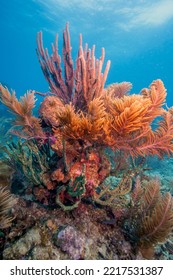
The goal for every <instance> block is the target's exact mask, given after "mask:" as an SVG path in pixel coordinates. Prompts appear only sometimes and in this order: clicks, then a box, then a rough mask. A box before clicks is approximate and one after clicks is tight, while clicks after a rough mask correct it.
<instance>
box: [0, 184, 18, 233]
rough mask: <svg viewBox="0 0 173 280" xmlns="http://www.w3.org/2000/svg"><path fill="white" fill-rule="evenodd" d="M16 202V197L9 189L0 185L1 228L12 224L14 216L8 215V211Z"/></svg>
mask: <svg viewBox="0 0 173 280" xmlns="http://www.w3.org/2000/svg"><path fill="white" fill-rule="evenodd" d="M14 204H15V199H14V198H13V197H12V196H11V194H10V192H9V190H7V189H6V188H2V187H0V229H3V228H7V227H9V226H10V225H11V222H12V220H13V218H12V217H10V216H9V215H8V212H9V210H10V209H11V208H12V207H13V206H14Z"/></svg>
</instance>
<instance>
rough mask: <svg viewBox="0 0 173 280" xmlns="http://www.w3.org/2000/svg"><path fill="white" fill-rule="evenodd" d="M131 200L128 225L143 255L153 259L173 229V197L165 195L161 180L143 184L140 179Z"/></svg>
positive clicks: (130, 236)
mask: <svg viewBox="0 0 173 280" xmlns="http://www.w3.org/2000/svg"><path fill="white" fill-rule="evenodd" d="M131 199H132V203H131V208H130V211H129V213H128V215H127V220H126V221H125V222H124V226H125V227H126V231H127V234H129V238H130V239H131V240H132V242H134V243H136V245H137V246H138V248H139V249H140V251H141V252H142V254H143V255H144V256H146V257H151V256H150V254H151V253H152V251H153V250H154V246H155V245H156V244H157V243H163V242H165V241H166V240H167V239H168V237H169V235H170V234H171V231H172V229H173V198H172V196H171V194H170V193H165V194H164V195H162V194H161V192H160V182H159V180H158V179H152V180H149V181H148V182H145V184H142V183H141V181H140V179H139V177H138V178H137V180H136V185H135V188H134V190H133V193H132V195H131Z"/></svg>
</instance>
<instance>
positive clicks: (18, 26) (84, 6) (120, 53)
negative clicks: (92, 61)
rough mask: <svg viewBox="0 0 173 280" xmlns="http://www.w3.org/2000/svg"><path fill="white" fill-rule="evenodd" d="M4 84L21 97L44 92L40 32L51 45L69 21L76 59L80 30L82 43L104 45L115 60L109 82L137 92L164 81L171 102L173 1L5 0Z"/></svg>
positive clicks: (0, 22) (1, 30)
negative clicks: (38, 50)
mask: <svg viewBox="0 0 173 280" xmlns="http://www.w3.org/2000/svg"><path fill="white" fill-rule="evenodd" d="M0 8H1V16H0V34H1V43H0V82H1V83H3V84H6V85H7V86H8V87H9V88H11V89H14V90H15V91H16V93H17V95H18V96H20V95H23V94H24V93H25V92H26V91H27V90H28V89H35V90H37V91H41V92H45V91H47V90H48V84H47V82H46V81H45V79H44V77H43V74H42V71H41V69H40V65H39V62H38V59H37V55H36V51H35V50H36V35H37V32H38V31H40V30H42V31H43V37H44V45H45V46H46V47H48V48H49V50H50V46H51V43H52V42H53V41H54V38H55V34H56V33H58V34H59V51H60V53H61V49H62V31H63V30H64V28H65V24H66V22H69V28H70V34H71V43H72V47H73V50H72V54H73V59H75V57H76V54H77V49H78V44H79V33H82V34H83V42H84V43H86V42H87V43H88V44H89V46H90V47H91V46H92V45H93V44H95V45H96V56H97V57H100V55H101V48H102V47H104V48H105V51H106V58H105V59H106V60H108V59H109V60H111V68H110V71H109V75H108V79H107V84H110V83H113V82H122V81H130V82H131V83H133V89H132V92H134V93H138V92H139V91H140V90H141V89H142V88H144V87H148V86H149V85H150V83H151V82H152V81H153V80H154V79H158V78H160V79H162V80H163V82H164V84H165V87H166V88H167V91H168V96H167V104H168V106H172V105H173V99H172V95H173V74H172V73H173V32H172V30H173V1H172V0H153V1H150V0H143V1H142V0H141V1H139V0H132V1H123V0H121V1H120V0H116V1H115V0H87V1H86V0H63V1H62V0H27V1H23V0H13V1H11V0H1V6H0Z"/></svg>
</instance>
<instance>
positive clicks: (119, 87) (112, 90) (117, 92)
mask: <svg viewBox="0 0 173 280" xmlns="http://www.w3.org/2000/svg"><path fill="white" fill-rule="evenodd" d="M131 88H132V84H131V83H129V82H122V83H115V84H111V85H110V86H108V87H107V88H106V89H105V93H106V94H107V95H110V96H111V97H112V98H116V97H117V98H121V97H123V96H124V95H127V94H128V93H129V91H130V90H131Z"/></svg>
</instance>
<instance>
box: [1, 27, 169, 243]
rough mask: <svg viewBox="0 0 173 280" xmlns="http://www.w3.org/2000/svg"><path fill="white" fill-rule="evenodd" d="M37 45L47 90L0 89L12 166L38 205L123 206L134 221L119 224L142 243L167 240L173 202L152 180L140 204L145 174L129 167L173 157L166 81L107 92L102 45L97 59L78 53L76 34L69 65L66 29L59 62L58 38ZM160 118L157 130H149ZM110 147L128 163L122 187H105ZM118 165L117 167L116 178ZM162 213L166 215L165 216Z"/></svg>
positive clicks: (83, 51)
mask: <svg viewBox="0 0 173 280" xmlns="http://www.w3.org/2000/svg"><path fill="white" fill-rule="evenodd" d="M37 46H38V48H37V55H38V59H39V62H40V65H41V68H42V71H43V74H44V76H45V78H46V80H47V81H48V84H49V88H50V91H48V92H46V93H40V92H38V91H28V92H27V93H26V94H25V95H24V96H23V97H21V99H20V100H18V98H17V97H16V94H15V92H12V93H10V91H9V90H8V89H7V88H6V87H4V86H2V85H0V99H1V102H2V103H3V104H4V105H6V106H7V107H8V108H9V109H10V110H11V111H12V112H13V113H14V114H15V116H16V118H15V122H14V125H15V126H14V127H13V129H11V132H12V133H13V134H15V135H17V136H19V138H20V139H22V140H21V141H20V142H19V143H18V144H16V143H13V144H12V145H9V146H8V148H7V147H6V148H5V150H6V154H7V157H6V159H7V161H10V160H9V159H10V158H13V161H12V162H13V167H14V166H18V168H19V169H20V172H21V171H22V173H23V174H24V175H25V177H27V179H28V180H29V181H30V182H32V184H33V186H32V188H33V195H34V196H35V200H38V201H43V200H42V198H44V196H47V197H48V198H49V199H46V204H49V203H53V204H57V205H58V206H60V207H61V208H62V209H63V210H72V209H74V208H76V207H78V206H79V205H80V203H82V201H90V202H91V203H96V204H100V205H102V206H103V207H104V206H106V205H109V206H110V207H113V208H114V209H115V210H116V209H119V210H117V211H120V208H122V213H125V212H123V211H124V210H123V209H129V207H131V209H133V211H134V209H137V216H135V217H128V222H127V221H125V220H126V219H125V217H126V214H124V217H123V214H122V220H123V221H125V222H124V223H125V224H126V226H127V227H129V225H130V227H132V229H133V235H134V236H136V238H137V241H136V242H137V244H138V245H139V246H143V245H144V244H145V245H146V244H147V245H146V246H148V244H150V243H153V244H155V243H156V242H158V241H163V240H165V237H166V236H167V235H168V234H169V233H170V232H171V230H172V228H173V221H172V197H171V196H170V194H165V195H164V196H162V195H161V193H160V190H159V189H158V188H156V186H157V184H156V183H155V181H152V180H151V181H149V183H148V184H146V185H145V186H143V189H142V191H143V192H144V198H145V199H144V202H143V201H141V198H140V197H139V196H138V195H136V192H137V189H139V183H138V188H137V183H136V184H135V187H134V182H135V181H136V180H137V178H138V176H141V177H142V175H141V174H142V172H143V170H142V169H141V165H140V164H139V165H138V166H134V165H133V164H131V163H130V160H131V162H134V160H135V159H136V158H142V161H141V162H143V159H145V158H146V157H147V156H149V155H151V156H152V155H157V156H158V157H160V158H163V156H164V155H169V156H171V155H172V153H173V108H166V107H164V104H165V100H166V89H165V87H164V84H163V82H162V81H161V80H159V79H158V80H155V81H153V82H152V83H151V85H150V86H149V88H144V89H142V90H141V92H140V93H139V94H130V93H129V92H130V90H131V88H132V85H131V83H129V82H122V83H114V84H111V85H109V86H107V87H105V83H106V78H107V75H108V72H109V68H110V61H108V62H107V63H106V66H105V70H104V71H103V65H104V59H105V50H104V48H103V49H102V54H101V57H100V58H99V59H96V58H95V46H93V47H92V49H90V48H89V47H88V45H87V44H86V45H85V47H84V48H83V44H82V35H80V42H79V50H78V55H77V58H76V62H75V63H74V62H73V60H72V55H71V43H70V34H69V28H68V24H67V25H66V28H65V30H64V32H63V51H62V52H63V65H62V63H61V56H60V54H59V51H58V36H57V37H56V40H55V43H54V44H52V54H51V55H49V53H48V50H47V49H45V48H44V46H43V40H42V33H41V32H39V33H38V37H37ZM63 72H64V73H63ZM36 94H40V95H42V96H43V97H44V99H43V101H42V103H41V105H40V108H39V117H35V116H33V114H32V110H33V108H34V106H35V102H36V98H35V96H36ZM158 117H159V119H160V120H159V121H158V122H157V128H156V129H153V126H152V124H153V122H154V121H156V120H157V118H158ZM107 148H109V149H110V150H111V153H113V154H114V158H115V161H116V160H119V159H120V158H121V164H120V165H121V167H122V166H123V165H124V166H125V168H124V172H119V176H118V179H119V183H118V184H116V185H113V186H112V185H107V186H105V184H104V182H105V179H106V178H107V177H109V175H110V173H111V168H112V167H111V156H110V154H108V153H106V149H107ZM46 157H48V158H46ZM120 165H117V166H116V174H117V172H118V171H119V169H120ZM118 166H119V167H118ZM151 185H153V186H154V187H149V186H151ZM134 188H135V190H134ZM156 189H157V191H156ZM140 192H141V190H140ZM135 195H136V197H138V199H136V198H135ZM156 198H157V199H158V201H156V200H157V199H156ZM131 203H132V204H134V206H133V207H132V204H131ZM147 203H148V204H147ZM144 204H145V205H144ZM167 205H169V207H168V208H169V209H168V208H167ZM146 209H147V210H146ZM133 211H132V212H133ZM162 211H165V213H166V214H165V216H164V217H162ZM142 212H143V213H144V214H143V217H142V218H141V216H140V215H141V213H142ZM149 215H150V216H149ZM120 217H121V215H120ZM160 217H161V222H159V221H160V220H159V219H160ZM169 217H170V218H169ZM138 219H142V226H141V227H140V228H137V227H135V224H136V223H137V221H138ZM154 228H156V229H158V231H159V233H158V232H156V231H157V230H154ZM153 232H154V234H153ZM146 240H148V241H146ZM147 242H148V243H147Z"/></svg>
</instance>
